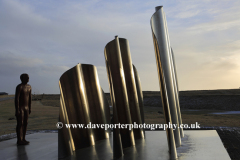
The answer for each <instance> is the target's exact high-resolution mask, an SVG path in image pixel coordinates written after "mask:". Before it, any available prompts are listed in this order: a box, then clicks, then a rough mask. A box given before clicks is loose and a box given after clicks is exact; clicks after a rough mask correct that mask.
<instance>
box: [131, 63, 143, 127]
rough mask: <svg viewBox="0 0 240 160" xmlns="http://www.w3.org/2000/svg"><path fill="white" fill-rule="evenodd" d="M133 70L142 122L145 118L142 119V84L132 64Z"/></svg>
mask: <svg viewBox="0 0 240 160" xmlns="http://www.w3.org/2000/svg"><path fill="white" fill-rule="evenodd" d="M133 71H134V76H135V82H136V88H137V95H138V103H139V108H140V113H141V119H142V123H144V122H145V119H144V103H143V93H142V86H141V81H140V77H139V75H138V71H137V69H136V67H135V66H134V65H133Z"/></svg>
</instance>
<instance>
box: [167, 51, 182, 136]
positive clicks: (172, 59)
mask: <svg viewBox="0 0 240 160" xmlns="http://www.w3.org/2000/svg"><path fill="white" fill-rule="evenodd" d="M170 57H171V61H172V66H173V67H172V68H173V78H174V89H175V98H176V106H177V112H178V123H179V125H181V124H182V116H181V110H180V103H179V90H178V80H177V70H176V64H175V58H174V53H173V50H172V48H171V51H170ZM179 130H180V135H181V138H183V137H184V132H183V128H180V129H179Z"/></svg>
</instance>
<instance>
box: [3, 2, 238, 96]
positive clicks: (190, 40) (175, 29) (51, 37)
mask: <svg viewBox="0 0 240 160" xmlns="http://www.w3.org/2000/svg"><path fill="white" fill-rule="evenodd" d="M159 5H163V8H164V11H165V13H166V17H167V23H168V31H169V35H170V40H171V42H170V43H171V46H172V48H173V50H174V53H175V59H176V65H177V73H178V80H179V87H180V90H205V89H228V88H239V87H240V82H239V79H240V63H239V62H240V54H239V53H240V31H239V30H240V10H239V7H240V1H239V0H231V1H229V0H211V1H210V0H194V1H192V0H185V1H178V0H172V1H169V0H166V1H164V0H162V1H155V0H148V1H144V0H133V1H129V0H114V1H111V0H104V1H103V0H88V1H82V0H50V1H49V0H41V1H39V0H0V92H8V93H9V94H14V92H15V87H16V85H17V84H19V83H20V79H19V76H20V74H22V73H28V74H29V76H30V82H29V84H30V85H31V86H32V88H33V91H32V92H33V93H36V94H41V93H46V94H47V93H48V94H53V93H59V87H58V80H59V78H60V76H61V75H62V73H64V72H65V71H67V70H68V69H70V68H72V67H73V66H75V65H76V64H77V63H85V64H93V65H95V66H97V69H98V74H99V79H100V84H101V86H102V88H103V89H104V91H105V92H109V86H108V79H107V73H106V68H105V60H104V47H105V45H106V44H107V43H108V42H109V41H111V40H112V39H114V36H115V35H118V36H119V37H122V38H126V39H128V40H129V43H130V49H131V54H132V60H133V64H135V66H136V67H137V69H138V72H139V76H140V79H141V82H142V88H143V90H154V91H156V90H159V85H158V76H157V69H156V61H155V53H154V48H153V41H152V33H151V26H150V18H151V16H152V14H153V13H154V11H155V6H159Z"/></svg>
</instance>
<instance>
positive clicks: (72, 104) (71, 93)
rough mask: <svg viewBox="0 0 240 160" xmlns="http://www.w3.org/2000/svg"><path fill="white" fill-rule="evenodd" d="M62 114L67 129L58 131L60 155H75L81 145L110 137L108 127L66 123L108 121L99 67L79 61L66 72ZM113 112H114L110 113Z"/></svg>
mask: <svg viewBox="0 0 240 160" xmlns="http://www.w3.org/2000/svg"><path fill="white" fill-rule="evenodd" d="M59 87H60V105H61V107H60V116H59V121H60V122H62V123H63V128H62V129H61V130H59V132H58V137H59V139H58V143H59V145H58V150H59V152H58V153H59V158H63V157H66V156H68V155H74V153H75V152H74V151H75V150H77V149H80V148H84V147H89V146H92V145H95V141H97V140H101V139H106V138H108V137H109V132H108V131H105V130H104V129H94V130H92V129H90V128H80V127H78V126H77V127H76V128H73V127H71V129H69V128H66V127H65V124H84V126H87V125H88V124H90V122H91V123H92V124H93V123H95V124H99V123H100V124H101V123H102V124H105V123H106V121H107V120H106V113H105V110H107V109H105V108H104V103H106V102H105V101H104V97H103V96H104V95H103V92H102V89H101V86H100V84H99V80H98V75H97V69H96V67H95V66H93V65H87V64H77V65H76V66H75V67H73V68H71V69H69V70H68V71H66V72H65V73H64V74H63V75H62V76H61V77H60V80H59ZM107 114H108V113H107ZM108 115H110V114H108Z"/></svg>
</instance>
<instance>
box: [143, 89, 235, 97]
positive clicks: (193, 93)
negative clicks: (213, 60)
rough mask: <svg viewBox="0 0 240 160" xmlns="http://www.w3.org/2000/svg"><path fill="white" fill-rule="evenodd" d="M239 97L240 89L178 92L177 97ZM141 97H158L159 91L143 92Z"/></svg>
mask: <svg viewBox="0 0 240 160" xmlns="http://www.w3.org/2000/svg"><path fill="white" fill-rule="evenodd" d="M200 95H205V96H207V95H240V89H218V90H189V91H180V92H179V96H200ZM143 96H160V91H143Z"/></svg>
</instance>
